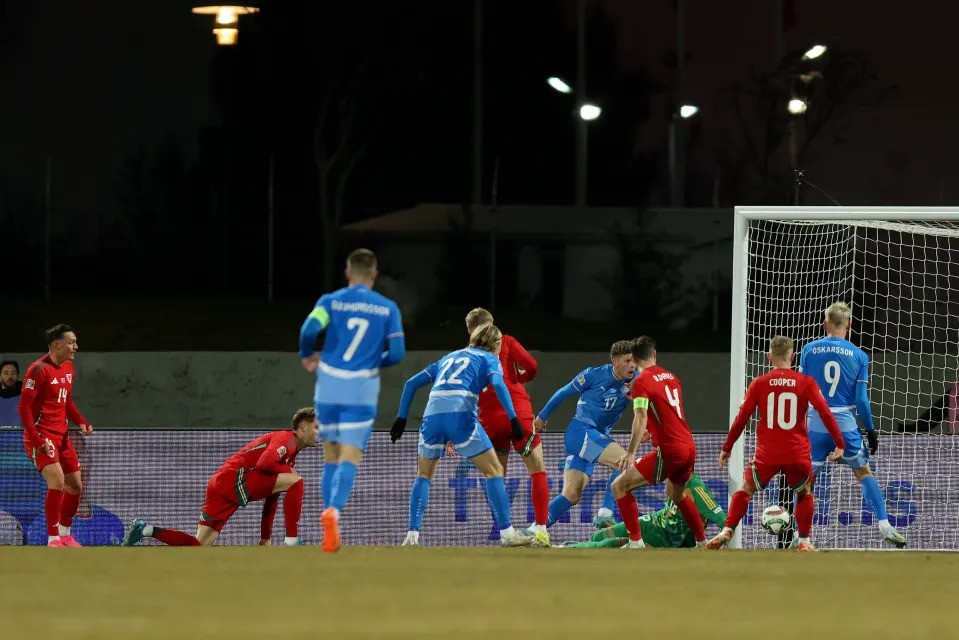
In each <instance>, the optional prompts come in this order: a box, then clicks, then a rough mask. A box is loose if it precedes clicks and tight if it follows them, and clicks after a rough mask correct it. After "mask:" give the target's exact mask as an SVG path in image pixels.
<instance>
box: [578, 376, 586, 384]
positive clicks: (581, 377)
mask: <svg viewBox="0 0 959 640" xmlns="http://www.w3.org/2000/svg"><path fill="white" fill-rule="evenodd" d="M576 382H578V383H580V384H586V376H580V377H578V378H576Z"/></svg>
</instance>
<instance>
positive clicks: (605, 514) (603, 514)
mask: <svg viewBox="0 0 959 640" xmlns="http://www.w3.org/2000/svg"><path fill="white" fill-rule="evenodd" d="M596 517H597V518H612V517H613V510H612V509H607V508H606V507H600V508H599V509H597V511H596Z"/></svg>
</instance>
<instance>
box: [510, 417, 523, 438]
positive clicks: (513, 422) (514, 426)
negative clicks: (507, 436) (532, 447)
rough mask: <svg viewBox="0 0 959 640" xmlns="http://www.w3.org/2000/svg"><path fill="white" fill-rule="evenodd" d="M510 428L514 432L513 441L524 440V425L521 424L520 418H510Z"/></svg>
mask: <svg viewBox="0 0 959 640" xmlns="http://www.w3.org/2000/svg"><path fill="white" fill-rule="evenodd" d="M509 427H510V430H511V431H512V432H513V440H522V439H523V434H524V432H523V425H521V424H520V423H519V418H510V421H509Z"/></svg>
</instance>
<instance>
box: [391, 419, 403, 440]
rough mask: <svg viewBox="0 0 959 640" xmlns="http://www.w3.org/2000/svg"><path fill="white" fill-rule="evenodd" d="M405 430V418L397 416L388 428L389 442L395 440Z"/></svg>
mask: <svg viewBox="0 0 959 640" xmlns="http://www.w3.org/2000/svg"><path fill="white" fill-rule="evenodd" d="M404 431H406V418H397V419H396V422H394V423H393V426H392V427H391V428H390V442H396V441H397V440H399V439H400V436H402V435H403V432H404Z"/></svg>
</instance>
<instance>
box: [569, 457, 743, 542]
mask: <svg viewBox="0 0 959 640" xmlns="http://www.w3.org/2000/svg"><path fill="white" fill-rule="evenodd" d="M685 495H689V496H691V497H692V499H693V502H695V503H696V509H697V510H698V511H699V515H700V517H701V518H702V521H703V526H704V527H705V526H706V524H707V523H709V522H712V523H713V524H715V525H717V526H719V527H721V526H723V523H724V522H725V521H726V512H725V511H723V508H722V507H721V506H719V503H718V502H717V501H716V496H714V495H713V493H712V492H711V491H710V490H709V488H708V487H707V486H706V485H705V484H703V481H702V478H700V477H699V476H697V475H696V474H695V473H694V474H693V475H692V476H690V478H689V480H688V481H687V482H686V491H685ZM639 528H640V529H641V530H642V532H643V542H644V543H645V544H646V546H647V547H655V548H659V549H679V548H683V547H695V546H696V538H695V536H694V535H693V532H692V531H691V530H690V528H689V527H688V526H687V525H686V521H685V520H684V519H683V516H682V515H681V514H680V513H679V508H678V507H677V506H676V503H675V502H673V501H672V500H670V499H669V498H667V499H666V505H665V506H664V507H663V508H662V509H660V510H659V511H655V512H653V513H645V514H643V515H642V516H640V518H639ZM628 543H629V532H628V531H627V530H626V524H625V523H623V522H619V523H617V524H614V525H612V526H610V527H606V528H603V529H600V530H599V531H597V532H596V533H594V534H593V536H592V537H591V538H590V539H589V541H587V542H567V543H564V544H563V546H564V547H575V548H580V549H595V548H600V547H622V546H625V545H626V544H628Z"/></svg>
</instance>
